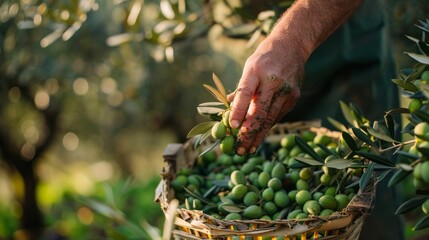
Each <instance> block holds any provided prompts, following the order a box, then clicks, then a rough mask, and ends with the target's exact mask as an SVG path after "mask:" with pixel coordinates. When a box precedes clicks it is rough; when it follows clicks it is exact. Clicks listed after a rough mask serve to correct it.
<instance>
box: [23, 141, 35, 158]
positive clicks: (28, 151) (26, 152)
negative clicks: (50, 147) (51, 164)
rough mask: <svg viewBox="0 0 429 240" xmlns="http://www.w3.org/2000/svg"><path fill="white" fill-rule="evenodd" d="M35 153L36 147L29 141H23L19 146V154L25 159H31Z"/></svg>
mask: <svg viewBox="0 0 429 240" xmlns="http://www.w3.org/2000/svg"><path fill="white" fill-rule="evenodd" d="M35 155H36V149H35V147H34V146H33V144H31V143H25V144H24V145H23V146H22V148H21V156H22V157H23V158H25V159H27V160H31V159H33V158H34V156H35Z"/></svg>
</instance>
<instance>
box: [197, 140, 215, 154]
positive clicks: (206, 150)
mask: <svg viewBox="0 0 429 240" xmlns="http://www.w3.org/2000/svg"><path fill="white" fill-rule="evenodd" d="M219 143H220V139H218V140H217V141H216V142H215V143H213V144H212V145H210V146H209V147H208V148H206V149H205V150H204V151H202V152H201V153H200V155H198V157H201V156H202V155H204V154H206V153H207V152H210V151H211V150H212V149H213V148H215V147H216V146H217V145H218V144H219Z"/></svg>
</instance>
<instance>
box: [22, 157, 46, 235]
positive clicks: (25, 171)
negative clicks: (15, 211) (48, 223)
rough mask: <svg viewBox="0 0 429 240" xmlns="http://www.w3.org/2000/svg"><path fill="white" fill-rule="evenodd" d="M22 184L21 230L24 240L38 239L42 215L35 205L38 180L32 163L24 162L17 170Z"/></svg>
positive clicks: (42, 224)
mask: <svg viewBox="0 0 429 240" xmlns="http://www.w3.org/2000/svg"><path fill="white" fill-rule="evenodd" d="M18 171H19V174H20V175H21V177H22V179H23V182H24V199H21V206H22V217H21V229H22V230H23V232H24V234H25V236H26V239H39V238H40V237H41V235H42V233H43V228H44V222H43V215H42V212H41V211H40V208H39V206H38V205H37V198H36V190H37V183H38V179H37V176H36V174H35V173H34V166H33V164H32V162H26V163H25V164H23V165H22V166H21V167H20V168H19V169H18Z"/></svg>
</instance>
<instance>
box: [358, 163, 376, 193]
mask: <svg viewBox="0 0 429 240" xmlns="http://www.w3.org/2000/svg"><path fill="white" fill-rule="evenodd" d="M374 165H375V164H374V163H370V164H369V165H368V168H367V169H366V171H365V172H364V174H362V176H361V177H360V179H359V190H360V191H364V190H365V188H366V186H367V185H368V183H369V181H370V180H371V178H372V172H373V170H374Z"/></svg>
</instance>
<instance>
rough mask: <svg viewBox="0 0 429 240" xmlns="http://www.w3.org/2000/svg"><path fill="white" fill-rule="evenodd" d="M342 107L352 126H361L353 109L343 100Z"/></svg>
mask: <svg viewBox="0 0 429 240" xmlns="http://www.w3.org/2000/svg"><path fill="white" fill-rule="evenodd" d="M340 107H341V111H342V113H343V115H344V118H345V119H346V120H347V122H348V123H349V124H350V125H352V126H355V127H359V126H358V121H357V119H356V116H355V115H354V114H353V110H352V109H351V108H350V107H349V106H348V105H347V104H345V103H344V102H343V101H340Z"/></svg>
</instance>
